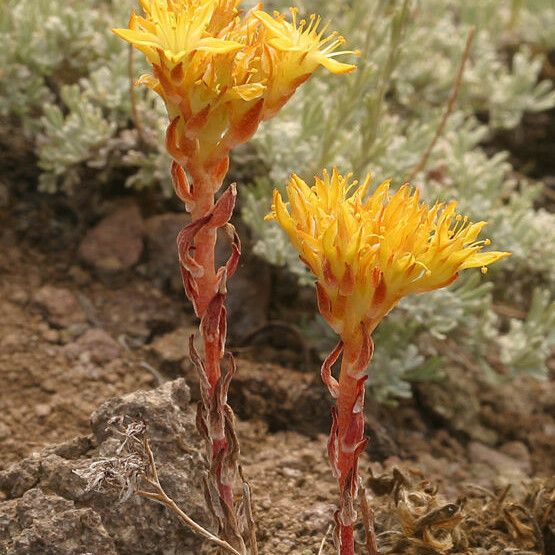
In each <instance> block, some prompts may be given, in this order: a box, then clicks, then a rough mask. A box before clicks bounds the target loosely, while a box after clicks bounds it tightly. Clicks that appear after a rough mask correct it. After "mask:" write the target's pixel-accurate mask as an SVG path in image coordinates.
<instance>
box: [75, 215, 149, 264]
mask: <svg viewBox="0 0 555 555" xmlns="http://www.w3.org/2000/svg"><path fill="white" fill-rule="evenodd" d="M143 234H144V225H143V219H142V217H141V213H140V211H139V208H138V207H137V206H135V205H128V206H123V207H121V208H119V209H117V210H116V211H115V212H113V213H112V214H110V215H109V216H106V217H105V218H104V219H103V220H101V221H100V223H99V224H98V225H96V226H95V227H93V228H92V229H90V230H89V231H88V232H87V234H86V235H85V238H84V239H83V241H82V242H81V244H80V245H79V257H80V258H81V260H83V261H84V262H86V263H87V264H89V265H90V266H92V267H93V268H94V269H95V270H96V271H97V272H99V273H100V274H101V275H102V274H113V273H116V272H121V271H124V270H128V269H130V268H132V267H133V266H134V265H135V264H137V262H138V261H139V259H140V258H141V255H142V253H143Z"/></svg>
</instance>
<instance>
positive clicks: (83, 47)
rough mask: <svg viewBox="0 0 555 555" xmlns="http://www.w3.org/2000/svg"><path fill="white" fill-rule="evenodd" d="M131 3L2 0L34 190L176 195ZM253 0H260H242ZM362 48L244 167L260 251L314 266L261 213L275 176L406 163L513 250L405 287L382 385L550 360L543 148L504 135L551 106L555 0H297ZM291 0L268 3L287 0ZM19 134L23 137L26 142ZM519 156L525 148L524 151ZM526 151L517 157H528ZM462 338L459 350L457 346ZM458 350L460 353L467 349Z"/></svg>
mask: <svg viewBox="0 0 555 555" xmlns="http://www.w3.org/2000/svg"><path fill="white" fill-rule="evenodd" d="M132 4H133V3H132V2H131V1H130V2H125V1H124V2H122V1H116V0H114V1H110V0H73V1H71V0H69V1H67V2H64V3H61V2H59V0H5V1H4V2H3V3H2V4H0V38H1V41H2V45H3V47H2V49H0V117H1V118H2V122H3V125H2V126H1V127H2V130H1V133H2V134H3V135H4V138H3V139H2V143H3V144H9V143H11V142H13V139H14V137H16V136H20V137H21V138H22V140H23V143H22V144H25V145H26V146H27V148H28V150H29V152H30V154H31V155H32V156H34V157H35V158H36V160H37V163H38V166H39V168H40V175H39V177H38V188H39V190H40V191H43V192H48V193H60V194H65V195H69V196H71V195H73V194H75V192H76V190H78V188H80V187H82V186H83V184H86V186H87V187H91V186H94V185H95V184H96V185H97V186H98V187H104V188H108V189H109V188H110V187H113V186H114V184H118V185H120V184H121V183H122V182H124V183H125V185H126V186H127V187H129V188H132V189H135V190H141V189H145V188H149V189H157V190H159V191H161V192H162V193H163V194H165V195H168V196H169V195H171V185H170V182H169V175H168V168H169V159H168V157H167V154H166V153H165V151H164V141H163V137H164V131H165V127H166V115H165V112H164V108H163V106H162V104H161V102H160V101H159V99H157V98H155V97H154V95H153V94H152V93H150V92H149V91H146V90H143V89H136V90H135V92H134V94H133V95H131V94H130V84H131V83H132V81H133V79H135V78H136V77H138V75H140V74H141V73H142V72H143V71H146V67H145V66H144V65H143V60H142V59H141V57H140V56H138V55H137V56H134V57H130V52H129V49H128V47H127V46H126V45H125V44H124V43H123V42H122V41H119V40H118V39H117V38H116V37H114V36H113V35H112V34H111V33H110V32H109V29H111V28H112V27H114V26H122V25H123V24H125V22H126V20H127V17H128V14H129V8H130V6H131V5H132ZM244 4H245V5H247V6H248V5H252V4H253V2H245V3H244ZM297 5H298V6H299V8H300V10H301V12H302V13H307V14H308V13H311V12H312V11H316V12H318V13H320V14H322V15H323V18H324V20H328V19H331V20H333V22H334V28H338V29H340V30H341V32H342V33H343V34H344V35H345V37H346V38H347V41H348V45H349V46H350V47H353V48H360V50H361V51H362V55H361V56H360V58H359V60H358V66H359V69H358V71H357V72H356V73H354V74H352V75H350V76H348V77H346V78H344V79H337V78H334V77H333V76H327V75H325V74H324V73H321V74H318V75H317V76H315V77H314V78H313V79H311V80H310V81H309V82H308V83H307V84H306V85H305V86H304V87H302V88H301V90H300V92H299V93H298V94H297V96H296V98H295V99H294V100H293V101H292V102H290V103H289V104H288V105H287V107H286V108H285V109H284V110H283V111H282V112H281V113H280V115H279V117H277V118H275V119H274V120H272V121H271V122H269V123H267V124H264V125H263V126H262V127H261V129H260V130H259V131H258V133H257V134H256V136H255V138H254V140H253V141H252V144H253V145H254V147H255V151H256V159H257V160H258V161H259V162H260V164H256V166H257V167H258V168H260V167H264V168H267V171H266V172H264V175H262V176H260V175H258V176H257V174H260V171H259V170H258V171H253V172H252V173H251V174H250V175H249V171H248V168H247V169H246V171H245V172H244V174H245V176H246V177H242V181H243V183H242V184H241V185H242V189H241V196H242V209H241V216H242V218H243V220H244V222H245V224H246V225H247V226H248V228H249V229H250V232H251V235H252V238H253V242H254V252H255V253H256V254H257V255H258V256H260V257H261V258H263V259H265V260H266V261H268V262H269V263H271V264H273V265H276V266H282V267H283V268H285V269H286V271H287V272H290V273H291V274H292V275H293V276H295V283H297V284H298V287H299V288H304V287H307V286H310V277H309V276H308V274H307V273H306V272H305V270H304V268H303V266H302V265H301V264H300V262H299V260H298V258H297V257H296V255H295V254H294V253H293V251H292V250H291V249H290V247H289V246H288V242H287V241H286V240H285V238H284V236H283V235H282V233H281V232H280V230H279V229H278V228H277V226H275V225H269V224H267V223H263V216H264V214H265V213H266V212H267V211H268V209H269V205H270V197H271V190H272V188H273V187H283V186H284V184H285V182H286V179H287V176H288V174H289V173H290V172H291V171H296V172H297V173H299V174H301V175H302V176H303V177H305V178H310V177H311V175H312V174H314V173H319V172H320V171H321V169H322V168H323V167H330V166H332V165H338V166H339V167H340V168H341V170H342V171H349V170H352V171H353V172H354V173H355V174H356V175H357V176H361V177H362V176H363V175H364V174H365V173H366V172H371V173H372V175H373V176H374V180H375V182H376V183H379V182H380V181H382V180H383V179H386V178H390V177H391V178H392V179H393V182H394V184H395V186H398V185H400V184H401V183H403V181H404V180H405V179H406V178H407V177H409V176H410V177H411V182H412V183H413V184H414V185H415V186H417V187H419V188H420V189H421V190H422V194H423V196H424V198H426V199H427V200H429V201H431V202H433V201H434V200H436V199H438V198H439V199H449V198H456V199H458V201H459V202H460V209H461V210H462V211H463V212H465V213H468V214H470V215H471V216H472V218H474V219H476V220H480V219H487V220H488V221H489V222H490V224H489V226H488V228H487V230H488V233H489V236H490V237H491V239H492V241H493V244H494V246H495V248H496V249H498V250H510V251H512V252H513V256H512V257H511V258H510V259H509V260H506V261H504V262H503V263H501V264H498V265H497V266H495V267H493V268H492V270H491V271H490V273H489V274H488V276H487V277H486V278H485V279H484V278H482V277H481V276H480V275H479V273H476V272H474V273H472V272H468V273H466V274H465V275H464V276H463V277H462V278H461V279H460V280H459V281H458V282H456V283H455V284H454V285H453V286H451V287H450V288H448V289H444V290H439V291H435V292H433V293H431V294H428V295H425V296H422V297H420V296H416V297H412V298H408V299H406V300H404V301H403V302H402V303H401V305H400V306H399V308H397V309H396V310H395V311H394V312H393V313H392V314H391V315H390V316H389V317H388V319H387V320H386V321H385V322H384V323H383V324H382V325H381V327H380V329H379V330H378V332H377V333H376V338H375V343H376V346H377V349H376V354H375V358H374V361H373V363H372V370H371V372H370V380H369V387H370V388H371V389H372V393H373V395H374V396H375V397H376V398H378V399H379V400H381V401H394V400H395V399H397V398H401V397H407V396H410V395H411V386H410V382H412V381H424V380H431V379H439V378H440V377H441V369H442V367H444V366H445V363H446V361H447V360H448V359H453V360H455V359H456V358H457V357H460V356H463V355H464V356H465V357H471V358H472V360H475V361H477V364H479V366H481V367H482V369H483V371H484V372H485V373H486V375H487V376H488V377H489V378H491V379H493V380H507V379H511V378H514V377H515V376H518V375H521V374H530V375H533V376H536V377H538V378H544V377H546V375H547V369H546V360H547V358H548V357H549V355H550V353H551V351H552V349H553V347H554V345H555V330H554V328H555V303H554V302H553V292H554V290H555V287H554V286H555V215H554V214H553V213H552V212H551V211H549V210H547V209H546V207H545V202H543V199H544V192H545V190H546V184H545V183H542V182H540V181H538V180H537V177H541V176H544V175H546V173H547V172H546V171H545V168H542V166H541V164H542V160H541V157H539V158H540V159H539V160H536V161H535V162H534V164H533V165H532V166H531V167H530V166H529V165H528V166H526V165H524V164H516V163H515V160H516V161H518V156H515V155H514V154H513V156H512V157H511V156H510V155H509V153H508V152H506V151H505V150H503V148H502V146H500V145H501V142H500V140H499V138H500V137H504V136H506V134H507V133H510V132H512V131H514V130H518V129H520V130H521V131H519V132H522V130H524V132H525V131H526V127H525V126H523V124H522V120H523V117H525V116H529V115H530V114H534V113H536V114H539V113H542V112H546V111H548V110H551V109H552V108H553V107H554V106H555V92H554V90H553V83H552V80H553V79H552V78H553V76H554V75H555V69H554V68H553V66H552V65H551V63H550V61H549V53H553V51H554V50H555V34H554V33H553V29H554V28H555V2H554V1H553V0H527V1H526V0H467V1H466V2H460V1H458V0H425V1H418V0H412V1H411V0H397V1H395V0H349V1H344V2H323V1H317V0H306V1H301V2H297ZM286 6H287V2H282V1H279V2H270V3H269V5H267V7H270V8H279V9H282V8H285V7H286ZM472 27H475V28H476V34H475V38H474V42H473V44H472V49H471V51H470V55H469V58H468V61H467V64H466V67H465V73H464V79H463V83H462V86H461V87H460V90H459V94H458V98H457V103H456V107H455V109H454V110H453V112H452V113H451V115H450V117H449V119H448V120H447V124H446V126H445V129H444V131H443V132H442V133H441V135H440V137H439V139H438V141H437V143H436V144H435V146H434V148H433V150H432V152H431V154H430V156H429V159H428V160H427V162H426V164H425V166H424V167H423V168H422V169H421V170H419V171H417V172H416V173H415V172H414V169H415V168H418V166H419V162H420V161H421V159H422V156H423V153H424V152H425V151H426V149H427V147H428V145H429V144H430V143H431V141H432V138H433V137H434V134H435V133H436V130H437V129H438V126H439V124H440V121H441V118H442V116H443V114H444V112H445V110H446V106H447V103H448V99H449V96H450V94H451V90H452V88H453V83H454V81H455V77H456V73H457V69H458V66H459V64H460V60H461V57H462V53H463V50H464V46H465V42H466V39H467V36H468V33H469V30H470V29H471V28H472ZM17 144H20V143H17ZM516 154H518V153H516ZM517 166H518V167H517ZM304 328H305V329H304V331H305V334H306V337H307V338H309V340H310V338H314V342H315V344H317V345H319V346H320V347H321V349H322V352H324V351H325V350H327V348H328V346H329V344H331V343H332V342H333V341H334V337H333V335H332V334H331V333H330V332H329V331H328V329H327V327H326V326H325V325H324V324H323V323H322V322H321V321H319V320H318V318H317V317H316V316H314V317H310V318H309V319H308V320H307V322H306V324H305V325H304ZM447 345H456V349H455V348H446V346H447ZM461 353H462V355H461Z"/></svg>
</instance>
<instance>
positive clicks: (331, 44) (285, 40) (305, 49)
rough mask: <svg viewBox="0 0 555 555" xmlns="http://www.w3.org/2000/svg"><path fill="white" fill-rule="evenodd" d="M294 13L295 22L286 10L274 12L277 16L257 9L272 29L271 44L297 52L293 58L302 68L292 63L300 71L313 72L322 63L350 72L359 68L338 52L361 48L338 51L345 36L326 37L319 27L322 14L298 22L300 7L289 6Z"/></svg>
mask: <svg viewBox="0 0 555 555" xmlns="http://www.w3.org/2000/svg"><path fill="white" fill-rule="evenodd" d="M289 11H290V13H291V23H289V22H288V21H286V19H285V16H284V15H283V14H280V13H277V12H275V13H274V17H272V16H270V15H269V14H267V13H266V12H263V11H261V10H257V11H255V12H254V16H255V17H256V18H258V19H259V20H260V21H261V22H262V23H263V24H264V26H265V27H266V29H268V31H269V33H270V38H269V40H268V44H269V45H270V46H272V47H273V48H275V49H276V50H278V51H281V52H290V53H291V54H294V56H292V57H291V61H293V60H295V62H296V64H297V65H298V68H294V67H293V63H291V67H290V68H289V69H290V70H291V71H293V70H295V71H298V72H299V73H301V74H302V73H313V72H314V70H315V69H316V68H317V67H318V66H319V65H322V66H324V67H325V68H326V69H327V70H329V71H331V72H332V73H350V72H351V71H354V70H355V69H356V66H354V65H352V64H345V63H342V62H338V61H337V60H334V59H333V58H335V57H336V56H340V55H342V54H356V55H358V51H354V50H343V51H340V52H336V50H337V48H338V47H339V46H341V45H342V44H344V43H345V39H344V38H343V37H342V36H340V35H339V34H338V33H336V32H334V33H331V34H330V35H328V36H327V37H326V38H322V37H323V35H324V32H325V29H324V30H321V31H318V27H319V26H320V22H321V18H320V17H319V16H317V15H316V14H312V15H311V16H310V19H309V22H308V24H307V22H306V20H305V19H301V21H300V22H298V23H297V15H298V9H297V8H289Z"/></svg>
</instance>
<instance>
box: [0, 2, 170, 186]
mask: <svg viewBox="0 0 555 555" xmlns="http://www.w3.org/2000/svg"><path fill="white" fill-rule="evenodd" d="M129 8H130V6H129V5H128V4H126V3H125V2H110V1H108V0H104V1H100V2H99V1H93V0H79V1H78V0H70V1H69V2H65V3H63V4H61V3H60V2H59V1H58V0H17V1H16V0H7V1H6V2H5V3H4V4H3V5H2V7H0V39H1V40H2V44H3V45H4V47H3V48H2V49H1V50H0V67H2V70H1V71H2V73H3V74H2V79H0V115H2V116H4V117H5V118H6V119H7V121H13V122H14V127H16V128H19V127H20V128H21V129H22V131H23V133H24V134H25V135H26V137H27V138H28V139H29V140H30V141H31V142H32V143H33V144H34V146H35V153H36V155H37V158H38V161H39V167H40V168H41V170H42V173H41V175H40V179H39V187H40V189H41V190H43V191H46V192H56V191H58V190H63V191H65V192H68V193H71V192H72V190H73V189H74V188H75V187H76V186H77V185H78V184H79V183H80V181H81V180H82V179H83V176H84V175H86V174H87V173H90V171H91V169H94V170H95V174H94V175H95V179H96V180H97V181H99V182H111V180H112V179H113V176H114V175H115V174H116V173H117V172H118V170H121V169H124V171H125V173H126V175H127V179H126V185H127V186H130V187H135V188H144V187H152V186H158V187H162V188H163V189H164V190H165V191H166V192H168V193H169V192H170V191H171V186H170V183H169V177H168V172H167V168H168V167H169V159H168V156H167V154H166V153H165V150H164V142H163V132H164V129H165V126H166V116H165V111H164V107H163V105H162V103H161V102H160V101H159V100H158V99H156V98H153V96H152V95H148V94H145V91H143V90H142V89H141V90H138V91H137V94H136V95H135V97H136V103H137V111H138V113H139V114H140V116H141V117H142V118H143V119H144V120H145V121H144V128H145V129H146V130H148V131H145V132H144V134H145V135H146V139H150V140H147V141H146V142H147V144H144V143H145V137H144V136H143V137H141V136H140V135H139V133H138V132H137V131H136V130H135V129H133V126H132V117H131V110H132V108H131V101H130V93H129V88H130V77H129V70H128V64H129V61H130V59H129V55H130V54H129V49H128V48H127V46H126V45H125V44H123V43H122V41H120V40H119V39H117V37H115V36H113V35H112V33H111V32H110V29H111V28H112V27H114V26H115V25H120V24H124V22H125V21H126V20H127V18H128V17H129ZM141 63H142V61H141V60H139V59H138V57H137V60H135V64H136V65H137V73H138V72H139V71H140V70H141V69H144V66H141ZM152 134H154V135H155V137H151V136H150V135H152ZM162 166H163V167H164V171H163V172H162V171H161V168H162Z"/></svg>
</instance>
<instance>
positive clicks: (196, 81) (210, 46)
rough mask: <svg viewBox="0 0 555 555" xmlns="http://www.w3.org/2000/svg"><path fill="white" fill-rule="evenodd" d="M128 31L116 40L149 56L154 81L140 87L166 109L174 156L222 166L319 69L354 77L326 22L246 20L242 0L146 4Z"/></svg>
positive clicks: (252, 15)
mask: <svg viewBox="0 0 555 555" xmlns="http://www.w3.org/2000/svg"><path fill="white" fill-rule="evenodd" d="M140 3H141V6H142V9H143V12H144V13H143V15H142V16H139V15H136V14H135V13H133V14H132V15H131V19H130V21H129V28H128V29H114V32H115V33H116V34H117V35H119V36H120V37H121V38H123V39H124V40H126V41H128V42H129V43H130V44H132V45H133V46H134V47H135V48H137V49H138V50H140V51H141V52H143V53H144V54H145V56H146V57H147V59H148V61H149V62H150V64H152V68H153V74H152V75H146V76H142V77H141V78H140V80H139V82H140V83H143V84H145V85H147V86H148V87H150V88H151V89H153V90H154V91H155V92H157V93H158V94H159V95H160V96H161V97H162V98H163V99H164V101H165V103H166V106H167V109H168V113H169V117H170V119H171V120H172V122H174V124H173V125H174V128H173V129H172V130H171V133H170V135H171V136H170V138H169V140H168V143H169V144H168V149H169V150H170V153H171V154H172V156H173V157H174V158H175V159H176V160H178V161H179V162H180V163H182V164H183V165H187V163H188V162H190V161H191V160H199V159H200V160H201V162H202V163H206V162H212V163H217V162H218V161H220V160H221V159H222V158H224V157H227V153H228V152H229V150H230V149H231V148H233V147H234V146H235V145H237V144H240V143H242V142H245V141H246V140H248V139H249V138H250V137H251V136H252V134H253V133H254V131H255V130H256V128H257V126H258V124H259V123H260V121H262V120H265V119H268V118H270V117H272V116H273V115H274V114H275V113H276V112H277V111H278V110H279V109H280V108H281V107H282V106H283V104H285V102H287V100H288V99H289V98H290V97H291V95H292V94H293V93H294V92H295V89H296V88H297V87H298V86H299V85H300V84H301V83H303V82H304V81H305V80H306V79H307V78H308V77H310V76H311V75H312V73H314V71H315V70H316V69H317V68H318V67H319V66H320V65H321V66H324V67H325V68H327V69H328V70H329V71H331V72H333V73H348V72H350V71H353V70H354V69H355V66H354V65H350V64H346V63H341V62H339V61H337V60H335V59H334V57H335V56H337V55H341V54H347V53H354V52H348V51H342V52H340V51H337V48H338V47H339V46H340V45H341V44H343V42H344V40H343V38H342V37H340V36H339V35H337V33H332V34H330V35H329V36H327V37H326V36H324V30H319V24H320V18H318V17H316V16H311V17H310V19H309V21H308V22H307V21H306V20H301V21H298V18H297V11H296V9H294V8H291V10H290V12H291V21H288V20H287V19H286V17H285V16H284V15H282V14H278V13H274V14H273V16H271V15H269V14H267V13H265V12H264V11H262V10H261V8H262V5H261V4H260V5H258V6H256V7H255V8H254V9H252V10H250V11H248V12H246V13H242V12H240V11H239V9H238V6H239V3H240V0H140Z"/></svg>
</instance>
